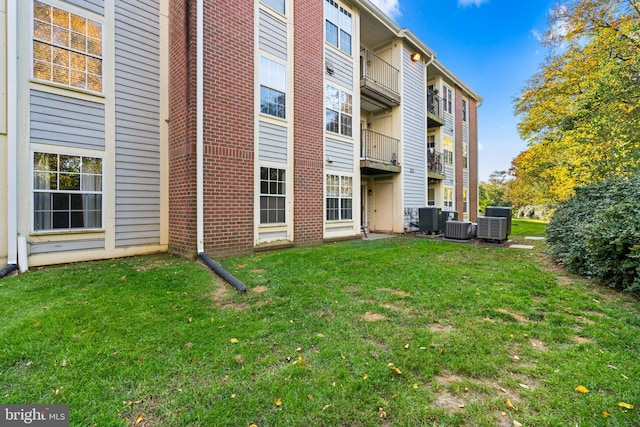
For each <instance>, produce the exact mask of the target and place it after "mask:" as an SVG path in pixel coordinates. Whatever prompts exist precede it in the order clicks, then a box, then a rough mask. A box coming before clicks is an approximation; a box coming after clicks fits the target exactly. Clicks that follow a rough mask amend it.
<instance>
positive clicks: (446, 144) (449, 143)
mask: <svg viewBox="0 0 640 427" xmlns="http://www.w3.org/2000/svg"><path fill="white" fill-rule="evenodd" d="M442 157H443V161H444V164H445V165H447V166H452V165H453V138H452V137H450V136H449V135H446V136H445V137H444V138H443V143H442Z"/></svg>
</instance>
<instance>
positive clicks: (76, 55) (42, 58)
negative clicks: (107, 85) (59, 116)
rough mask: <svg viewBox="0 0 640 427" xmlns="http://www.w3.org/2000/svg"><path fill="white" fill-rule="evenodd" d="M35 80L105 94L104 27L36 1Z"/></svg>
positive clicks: (34, 38) (34, 29) (34, 25)
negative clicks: (103, 91) (103, 84)
mask: <svg viewBox="0 0 640 427" xmlns="http://www.w3.org/2000/svg"><path fill="white" fill-rule="evenodd" d="M33 78H34V79H38V80H44V81H49V82H53V83H58V84H61V85H64V86H69V87H72V88H77V89H85V90H90V91H92V92H102V24H101V23H100V22H96V21H93V20H91V19H88V18H85V17H83V16H80V15H76V14H74V13H70V12H68V11H66V10H63V9H59V8H57V7H54V6H50V5H48V4H46V3H43V2H40V1H37V0H35V1H34V2H33Z"/></svg>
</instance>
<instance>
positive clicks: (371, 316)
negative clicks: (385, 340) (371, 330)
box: [360, 311, 386, 322]
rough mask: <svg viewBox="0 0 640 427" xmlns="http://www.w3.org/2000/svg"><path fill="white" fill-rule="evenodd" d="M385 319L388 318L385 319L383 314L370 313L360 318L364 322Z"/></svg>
mask: <svg viewBox="0 0 640 427" xmlns="http://www.w3.org/2000/svg"><path fill="white" fill-rule="evenodd" d="M384 319H386V317H384V316H383V315H382V314H380V313H372V312H370V311H367V312H366V313H365V314H363V315H362V316H360V320H364V321H365V322H377V321H379V320H384Z"/></svg>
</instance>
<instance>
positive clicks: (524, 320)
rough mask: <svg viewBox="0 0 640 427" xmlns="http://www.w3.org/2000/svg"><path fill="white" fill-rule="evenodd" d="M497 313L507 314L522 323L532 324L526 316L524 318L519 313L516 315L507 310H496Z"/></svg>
mask: <svg viewBox="0 0 640 427" xmlns="http://www.w3.org/2000/svg"><path fill="white" fill-rule="evenodd" d="M496 311H497V312H498V313H502V314H506V315H508V316H511V317H513V318H514V319H515V320H517V321H518V322H520V323H531V320H530V319H529V318H527V317H525V316H523V315H522V314H519V313H515V312H513V311H511V310H507V309H506V308H498V309H496Z"/></svg>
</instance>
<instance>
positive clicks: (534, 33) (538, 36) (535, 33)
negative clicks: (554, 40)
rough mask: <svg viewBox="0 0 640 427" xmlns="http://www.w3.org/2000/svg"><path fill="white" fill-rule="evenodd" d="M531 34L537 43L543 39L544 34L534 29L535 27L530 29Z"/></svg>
mask: <svg viewBox="0 0 640 427" xmlns="http://www.w3.org/2000/svg"><path fill="white" fill-rule="evenodd" d="M531 35H532V36H533V38H534V39H536V40H538V42H539V43H542V42H543V41H544V34H542V33H541V32H540V31H538V30H536V29H535V28H534V29H533V30H531Z"/></svg>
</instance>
